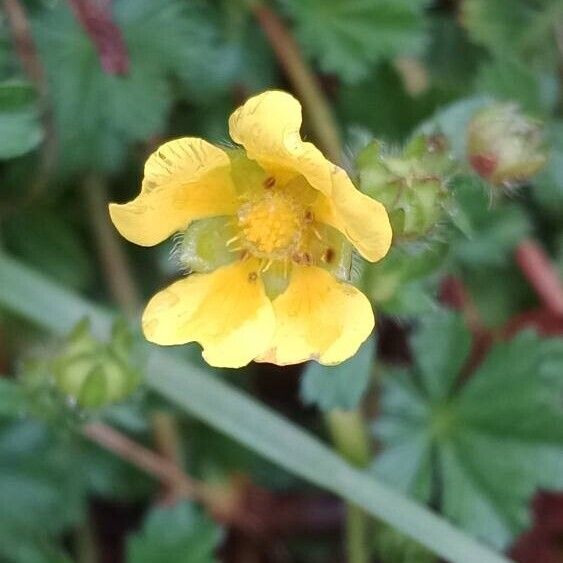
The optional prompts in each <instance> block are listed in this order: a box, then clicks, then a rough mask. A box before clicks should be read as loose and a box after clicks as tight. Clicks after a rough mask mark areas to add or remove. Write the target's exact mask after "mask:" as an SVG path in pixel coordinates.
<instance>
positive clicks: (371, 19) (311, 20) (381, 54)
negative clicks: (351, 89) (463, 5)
mask: <svg viewBox="0 0 563 563" xmlns="http://www.w3.org/2000/svg"><path fill="white" fill-rule="evenodd" d="M287 4H288V7H289V10H290V12H291V14H292V15H293V17H294V18H295V21H296V25H297V36H298V39H299V41H300V42H301V44H302V45H303V47H304V48H305V50H306V51H307V52H308V53H309V54H310V55H311V56H312V57H314V58H317V59H319V60H320V64H321V67H322V69H323V70H325V71H327V72H335V73H337V74H338V75H340V76H341V77H342V78H343V79H344V80H346V81H349V82H353V81H357V80H358V79H360V78H364V77H366V76H367V74H368V72H369V68H370V66H372V64H373V63H374V62H376V61H378V60H380V59H391V58H393V57H394V56H396V55H399V54H405V53H409V52H413V51H417V50H419V49H420V47H421V45H422V42H423V39H424V16H423V9H424V7H425V5H426V4H427V2H426V0H412V1H411V0H370V1H366V0H289V1H288V3H287Z"/></svg>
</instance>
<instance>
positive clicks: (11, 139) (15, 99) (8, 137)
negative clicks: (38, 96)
mask: <svg viewBox="0 0 563 563" xmlns="http://www.w3.org/2000/svg"><path fill="white" fill-rule="evenodd" d="M34 102H35V92H34V90H33V88H32V87H31V86H30V85H29V84H28V83H27V82H22V81H16V80H7V81H4V82H0V131H2V136H1V137H0V160H3V159H8V158H15V157H17V156H21V155H23V154H25V153H27V152H29V151H31V150H33V149H34V148H35V147H36V146H37V145H38V144H39V143H40V142H41V139H42V138H43V131H42V128H41V124H40V122H39V117H38V112H37V109H36V107H35V105H34Z"/></svg>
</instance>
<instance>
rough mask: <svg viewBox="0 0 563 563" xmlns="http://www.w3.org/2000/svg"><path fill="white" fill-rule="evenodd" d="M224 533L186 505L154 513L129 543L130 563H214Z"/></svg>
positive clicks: (156, 509) (154, 511)
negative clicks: (183, 562)
mask: <svg viewBox="0 0 563 563" xmlns="http://www.w3.org/2000/svg"><path fill="white" fill-rule="evenodd" d="M220 539H221V530H220V528H219V527H217V526H216V525H215V524H214V523H213V522H212V521H211V520H209V519H207V518H206V517H204V516H203V515H202V514H201V513H199V512H198V511H196V509H195V508H194V507H193V505H191V504H189V503H187V502H184V503H180V504H177V505H176V506H173V507H172V508H155V509H153V510H152V511H151V512H150V513H149V515H148V517H147V519H146V520H145V523H144V525H143V529H142V530H141V531H140V532H139V533H137V534H135V535H134V536H132V537H130V538H129V540H128V543H127V562H128V563H169V562H171V561H189V562H190V563H212V562H214V561H216V559H215V557H214V555H213V552H214V551H215V549H216V548H217V545H218V543H219V541H220Z"/></svg>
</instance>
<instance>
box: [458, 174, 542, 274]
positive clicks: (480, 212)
mask: <svg viewBox="0 0 563 563" xmlns="http://www.w3.org/2000/svg"><path fill="white" fill-rule="evenodd" d="M452 188H453V192H454V195H455V200H456V202H457V208H456V209H454V211H453V213H454V215H461V216H462V217H463V221H464V224H465V225H466V227H465V230H466V232H465V233H463V234H461V233H460V234H459V236H457V237H455V239H454V240H453V242H452V246H451V252H452V255H453V257H454V260H456V261H457V262H458V263H460V264H463V265H466V266H469V267H477V266H479V267H482V266H499V265H503V264H506V263H507V262H509V261H511V260H512V253H513V251H514V249H515V247H516V245H517V244H518V243H519V242H520V241H521V240H522V239H523V238H524V237H526V236H527V235H528V234H529V233H530V229H531V226H530V222H529V219H528V218H527V216H526V214H525V212H524V211H523V209H522V208H521V207H519V206H518V205H517V204H515V203H504V202H498V203H497V204H496V205H494V204H493V203H492V201H491V198H492V197H493V196H492V194H491V189H492V188H491V187H490V186H488V185H487V184H485V183H484V182H483V181H482V180H480V179H479V178H478V177H477V176H459V177H457V178H456V179H455V180H454V182H453V183H452Z"/></svg>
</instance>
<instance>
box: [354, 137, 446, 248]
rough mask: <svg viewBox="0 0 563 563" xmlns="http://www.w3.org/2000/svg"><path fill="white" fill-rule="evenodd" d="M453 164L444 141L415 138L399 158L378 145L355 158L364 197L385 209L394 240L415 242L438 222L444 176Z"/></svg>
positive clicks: (440, 139)
mask: <svg viewBox="0 0 563 563" xmlns="http://www.w3.org/2000/svg"><path fill="white" fill-rule="evenodd" d="M451 164H452V160H451V158H450V154H449V147H448V144H447V141H446V139H445V137H443V136H441V135H432V136H425V135H421V136H418V137H415V138H414V139H413V140H412V141H411V142H410V143H409V144H408V145H407V146H406V147H405V149H404V151H403V153H402V154H400V155H396V154H393V153H391V152H389V151H386V150H385V149H384V147H383V145H382V144H381V143H379V142H374V143H372V144H370V145H368V147H366V148H365V149H364V151H363V152H362V153H361V154H360V156H359V158H358V167H359V170H360V184H361V189H362V191H363V192H364V193H366V194H368V195H369V196H371V197H373V198H375V199H377V200H378V201H381V202H382V203H383V204H384V205H385V207H386V208H387V212H388V213H389V219H390V221H391V226H392V228H393V233H394V237H395V239H403V240H404V239H416V238H419V237H422V236H424V235H426V234H428V233H429V232H430V231H431V230H432V228H433V227H434V226H435V225H436V224H437V223H438V222H439V220H440V218H441V216H442V212H443V208H444V203H445V200H446V198H447V195H448V192H447V190H446V187H445V182H444V175H445V174H446V173H447V172H448V171H449V170H450V168H451Z"/></svg>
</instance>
